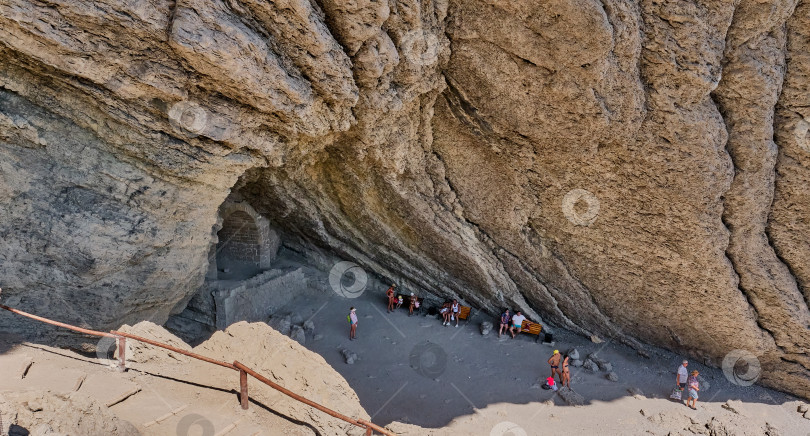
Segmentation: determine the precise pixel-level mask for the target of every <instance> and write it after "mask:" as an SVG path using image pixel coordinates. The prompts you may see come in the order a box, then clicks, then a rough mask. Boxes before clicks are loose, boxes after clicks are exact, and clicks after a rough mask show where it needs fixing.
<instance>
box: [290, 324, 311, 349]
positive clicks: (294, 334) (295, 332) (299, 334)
mask: <svg viewBox="0 0 810 436" xmlns="http://www.w3.org/2000/svg"><path fill="white" fill-rule="evenodd" d="M290 338H291V339H292V340H294V341H296V342H298V343H299V344H301V345H304V343H305V342H306V341H307V336H306V334H305V333H304V328H303V327H301V326H299V325H294V326H292V330H290Z"/></svg>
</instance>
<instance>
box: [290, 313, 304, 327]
mask: <svg viewBox="0 0 810 436" xmlns="http://www.w3.org/2000/svg"><path fill="white" fill-rule="evenodd" d="M290 317H291V321H292V323H293V324H295V325H301V324H302V323H303V322H304V318H303V317H301V315H300V314H298V313H294V314H292V315H291V316H290Z"/></svg>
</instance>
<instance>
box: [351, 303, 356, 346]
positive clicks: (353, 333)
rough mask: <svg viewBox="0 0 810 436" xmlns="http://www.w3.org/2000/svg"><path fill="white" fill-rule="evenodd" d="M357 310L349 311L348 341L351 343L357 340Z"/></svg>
mask: <svg viewBox="0 0 810 436" xmlns="http://www.w3.org/2000/svg"><path fill="white" fill-rule="evenodd" d="M356 311H357V309H355V308H354V307H352V308H351V309H349V323H351V328H350V329H349V340H350V341H353V340H355V339H357V313H356Z"/></svg>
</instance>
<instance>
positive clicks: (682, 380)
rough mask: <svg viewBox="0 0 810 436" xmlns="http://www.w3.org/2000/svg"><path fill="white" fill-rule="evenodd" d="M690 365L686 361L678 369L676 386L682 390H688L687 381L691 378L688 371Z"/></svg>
mask: <svg viewBox="0 0 810 436" xmlns="http://www.w3.org/2000/svg"><path fill="white" fill-rule="evenodd" d="M688 365H689V362H688V361H686V360H684V361H683V363H682V364H681V366H679V367H678V376H677V377H676V378H675V384H677V385H678V387H679V388H680V389H681V390H684V388H686V380H687V379H688V378H689V371H687V370H686V367H687V366H688Z"/></svg>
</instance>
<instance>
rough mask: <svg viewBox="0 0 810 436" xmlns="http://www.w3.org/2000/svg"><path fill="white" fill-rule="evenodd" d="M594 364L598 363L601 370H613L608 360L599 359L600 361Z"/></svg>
mask: <svg viewBox="0 0 810 436" xmlns="http://www.w3.org/2000/svg"><path fill="white" fill-rule="evenodd" d="M596 364H597V365H599V369H601V370H602V371H605V372H611V371H613V365H612V364H611V363H610V362H605V361H601V362H596Z"/></svg>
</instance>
